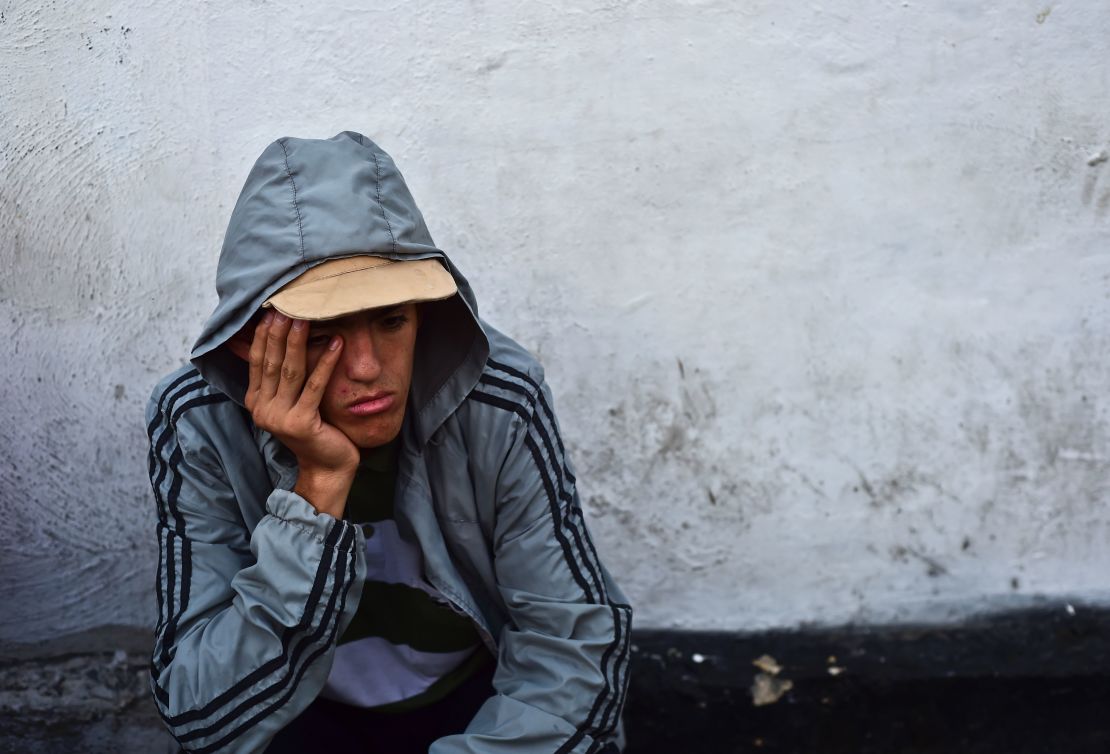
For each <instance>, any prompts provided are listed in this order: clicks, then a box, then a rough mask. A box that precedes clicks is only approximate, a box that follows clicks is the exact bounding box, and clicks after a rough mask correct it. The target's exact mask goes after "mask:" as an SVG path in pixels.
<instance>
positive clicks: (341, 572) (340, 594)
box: [178, 523, 355, 754]
mask: <svg viewBox="0 0 1110 754" xmlns="http://www.w3.org/2000/svg"><path fill="white" fill-rule="evenodd" d="M336 525H337V526H338V525H339V524H338V523H337V524H336ZM353 539H354V527H353V526H347V527H346V532H345V533H344V536H343V540H342V542H340V550H339V552H338V554H337V556H336V561H337V562H336V568H335V572H336V579H335V582H334V585H333V588H332V592H331V595H330V597H329V598H328V604H327V607H326V609H325V611H324V616H323V618H321V620H320V625H319V626H317V628H316V631H314V632H313V634H312V636H311V637H308V638H306V639H305V640H304V641H302V642H301V643H300V644H299V645H298V647H297V650H296V651H295V653H294V654H295V655H296V656H294V657H293V659H292V661H291V662H290V666H289V667H290V672H289V673H287V674H286V675H285V677H284V678H283V679H282V680H281V681H279V682H278V683H275V684H273V685H271V686H269V687H268V688H266V689H264V690H263V691H261V692H259V693H258V694H256V695H255V696H254V697H252V698H251V699H249V700H247V701H245V702H243V704H240V705H239V706H238V707H236V708H235V709H234V710H232V711H231V712H229V713H228V714H227V715H225V716H224V717H223V718H222V719H221V720H219V721H218V722H216V723H215V724H213V725H211V726H208V728H206V729H204V732H203V733H199V735H202V736H206V735H210V733H211V732H213V731H214V730H215V729H218V728H220V727H222V726H224V725H225V724H226V723H228V722H230V721H234V720H236V719H237V718H238V717H239V716H240V715H241V714H242V713H243V712H244V711H246V710H247V709H248V708H249V707H250V706H253V705H255V704H258V703H260V702H263V701H265V700H266V699H268V698H269V697H271V696H273V695H274V694H276V693H278V692H280V691H281V690H282V689H283V688H285V686H287V685H289V681H290V680H292V686H291V687H290V688H289V689H288V691H286V692H285V693H284V694H282V696H281V697H280V698H279V699H277V700H276V701H274V703H273V704H271V705H270V706H269V707H267V708H265V709H263V710H261V711H259V712H258V713H257V714H256V715H254V716H253V717H251V718H250V719H249V720H247V721H246V722H244V723H243V724H242V725H240V726H239V727H238V728H235V729H234V730H232V731H231V732H229V733H228V734H227V735H226V736H224V737H223V738H221V739H220V740H218V741H216V742H214V743H210V744H208V745H207V746H204V747H202V748H200V749H194V750H193V751H194V754H208V752H212V751H215V750H217V749H219V748H221V747H222V746H224V745H225V744H227V743H230V742H231V741H233V740H235V739H236V738H238V737H239V736H240V735H242V734H243V732H244V731H247V730H249V729H250V728H252V727H254V726H255V725H257V724H258V723H259V722H260V721H262V720H263V719H265V718H266V717H268V716H269V715H271V714H272V713H273V712H274V711H275V710H276V709H278V708H279V707H281V706H282V705H284V704H285V703H286V702H287V701H289V698H290V697H292V696H293V694H294V693H295V692H296V690H297V686H299V685H300V682H301V679H302V678H303V677H304V674H305V672H306V671H307V670H308V668H309V667H310V666H311V665H312V663H313V662H315V661H316V659H317V658H318V657H320V655H322V654H323V653H325V652H327V651H328V649H329V648H331V647H334V646H335V635H336V632H337V631H338V628H339V622H340V618H341V617H342V615H343V611H344V610H345V609H346V605H347V593H348V592H349V591H350V587H351V583H352V582H353V581H354V578H355V556H354V554H353V553H352V554H351V557H350V560H349V562H348V558H347V550H348V549H350V547H351V541H352V540H353ZM337 598H338V599H339V609H338V611H336V610H335V606H336V604H335V603H336V599H337ZM333 616H334V619H333ZM329 623H330V624H331V630H330V631H328V636H327V638H326V640H325V641H324V642H323V643H322V644H321V645H320V646H319V647H318V648H317V649H316V651H314V652H313V653H312V654H310V655H309V656H308V657H307V658H306V659H305V661H304V663H302V664H301V666H300V669H299V670H297V671H296V673H294V672H293V670H292V668H293V665H295V664H296V662H297V657H298V656H299V655H300V654H301V652H302V651H303V650H304V649H305V648H307V647H308V646H310V645H311V644H312V643H314V642H317V641H318V640H319V639H320V637H321V636H322V635H323V633H324V631H325V629H326V627H327V626H328V624H329ZM197 733H198V731H190V732H189V733H187V734H185V735H184V736H182V737H180V738H179V739H178V741H180V742H184V741H185V740H191V739H192V738H193V737H194V734H197Z"/></svg>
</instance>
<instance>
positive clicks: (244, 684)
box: [162, 521, 344, 727]
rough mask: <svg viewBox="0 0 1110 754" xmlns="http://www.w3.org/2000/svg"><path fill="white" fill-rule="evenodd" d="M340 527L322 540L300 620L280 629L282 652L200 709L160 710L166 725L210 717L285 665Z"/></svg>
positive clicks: (308, 619)
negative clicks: (165, 712)
mask: <svg viewBox="0 0 1110 754" xmlns="http://www.w3.org/2000/svg"><path fill="white" fill-rule="evenodd" d="M343 528H344V527H343V524H341V523H340V522H338V521H337V522H335V523H334V524H332V526H331V529H329V530H328V533H327V536H326V537H325V540H324V553H323V555H322V556H321V558H320V564H319V565H318V566H317V568H316V577H315V579H314V580H313V583H312V590H311V591H310V592H309V596H308V602H306V603H305V609H304V612H303V613H302V615H301V619H300V621H299V622H298V623H297V624H296V625H295V626H290V627H289V628H286V629H285V631H284V632H282V636H281V653H280V654H279V655H278V656H276V657H274V658H273V659H271V660H269V661H268V662H266V663H265V664H263V665H260V666H259V667H258V668H255V669H254V670H253V671H251V672H250V673H249V674H248V675H246V676H245V677H243V678H242V679H241V680H239V681H238V682H237V683H235V684H234V685H233V686H231V687H230V688H228V689H227V690H226V691H223V692H221V693H220V694H218V695H216V696H215V697H214V698H213V699H212V700H211V701H209V702H208V703H207V704H205V705H204V706H203V707H201V708H199V709H192V710H187V711H185V712H181V713H179V714H177V715H166V714H164V713H163V714H162V719H163V720H164V721H165V722H166V724H167V725H170V726H172V727H177V726H181V725H185V724H187V723H191V722H196V721H197V720H203V719H204V718H207V717H210V716H211V715H212V714H213V713H214V712H216V710H218V709H219V708H220V707H222V706H224V705H226V704H228V703H229V702H231V701H233V700H234V699H235V697H236V696H238V695H239V694H241V693H243V692H244V691H246V690H247V689H249V688H250V687H251V686H253V685H255V684H256V683H258V682H259V681H261V680H262V679H264V678H266V677H267V676H268V675H271V674H272V673H274V672H276V671H277V670H280V669H281V668H282V667H283V666H285V665H286V664H287V663H286V659H287V658H288V657H289V653H290V647H291V645H292V643H293V639H294V638H295V637H296V636H297V634H299V633H302V632H304V631H306V630H308V628H309V627H310V626H311V625H312V620H313V618H314V617H315V614H316V608H317V606H318V604H319V601H320V597H321V595H322V594H323V591H324V586H325V585H326V583H327V580H328V574H329V573H330V569H331V560H332V554H333V552H334V550H335V546H336V542H337V541H338V540H339V538H340V534H341V533H342V532H343ZM289 664H292V663H289ZM167 698H168V695H167Z"/></svg>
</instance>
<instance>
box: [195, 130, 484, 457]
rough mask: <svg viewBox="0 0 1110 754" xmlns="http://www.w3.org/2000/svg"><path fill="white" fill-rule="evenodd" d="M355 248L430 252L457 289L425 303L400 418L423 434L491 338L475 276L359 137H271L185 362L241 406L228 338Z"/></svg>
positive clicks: (463, 389)
mask: <svg viewBox="0 0 1110 754" xmlns="http://www.w3.org/2000/svg"><path fill="white" fill-rule="evenodd" d="M358 254H375V255H378V256H382V257H388V258H390V259H398V260H402V259H427V258H436V259H439V260H440V261H441V262H442V263H443V265H444V266H445V267H446V268H447V269H448V271H450V273H451V275H452V277H454V279H455V283H456V285H457V286H458V289H459V292H458V294H457V295H455V296H452V297H451V298H449V299H447V300H445V301H435V302H429V303H425V304H422V305H421V321H420V330H419V332H418V335H417V342H416V352H415V355H414V363H413V379H412V389H411V394H410V396H409V401H410V403H409V409H408V417H407V418H409V419H411V420H412V423H413V428H414V429H415V431H416V433H417V438H418V439H419V440H420V441H421V442H423V441H424V440H426V439H427V438H428V437H430V436H431V434H432V433H433V432H434V431H435V430H436V429H437V428H438V427H439V425H440V424H441V423H442V422H443V420H444V419H446V417H447V416H448V415H449V414H450V413H451V412H452V411H454V410H455V409H456V408H457V407H458V405H459V404H460V403H461V402H462V400H463V399H464V398H465V397H466V395H467V394H468V393H469V392H470V390H471V389H472V388H473V387H474V385H475V384H476V383H477V381H478V377H479V376H480V375H481V372H482V368H483V366H484V365H485V362H486V357H487V356H488V355H489V344H488V342H487V340H486V337H485V334H484V333H483V332H482V328H481V326H480V325H479V323H478V307H477V302H476V301H475V299H474V293H473V291H471V289H470V284H469V283H467V281H466V278H464V277H463V276H462V274H461V273H460V272H459V271H458V269H456V268H455V266H454V265H453V264H452V263H451V261H450V260H449V259H448V258H447V255H446V254H445V253H444V252H443V251H442V250H441V249H439V248H438V247H437V246H436V245H435V243H434V242H433V241H432V237H431V234H429V233H428V228H427V226H426V225H425V224H424V217H423V216H422V215H421V214H420V210H419V209H418V208H417V206H416V202H415V201H414V200H413V198H412V194H411V193H409V189H408V186H406V185H405V180H404V178H403V177H402V176H401V173H400V171H399V170H398V169H397V166H396V165H395V164H394V163H393V159H392V158H391V157H390V156H389V155H388V154H386V153H385V152H384V151H383V150H382V149H381V148H380V147H379V146H378V145H377V144H375V143H374V142H372V141H370V140H369V139H367V138H366V137H365V136H363V135H361V134H357V133H353V132H350V131H345V132H343V133H341V134H338V135H336V136H333V137H332V138H330V139H296V138H282V139H278V140H277V141H275V142H274V143H273V144H271V145H270V146H268V147H267V148H266V150H265V151H264V152H263V153H262V156H261V157H259V158H258V160H257V161H256V162H255V163H254V167H253V168H252V169H251V172H250V175H248V176H247V181H246V184H244V186H243V190H242V192H241V193H240V194H239V199H238V200H237V201H236V202H235V209H234V210H233V211H232V213H231V221H230V222H229V223H228V226H227V233H226V234H225V235H224V244H223V249H222V250H221V251H220V261H219V265H218V266H217V268H216V292H217V294H218V296H219V302H218V303H217V304H216V309H215V311H214V312H212V316H210V317H209V318H208V322H207V323H206V324H205V326H204V330H203V331H202V332H201V335H200V337H199V338H198V339H197V342H196V344H195V345H194V346H193V351H192V356H191V360H192V363H193V364H194V365H195V366H196V368H197V369H198V370H199V371H200V373H201V376H203V377H204V378H205V379H206V380H207V381H208V382H210V383H211V384H212V385H214V386H215V387H217V388H218V389H219V390H221V391H222V392H224V393H226V394H227V395H228V396H230V397H231V398H232V400H234V401H237V402H238V403H240V404H242V402H243V396H244V395H245V393H246V387H247V366H246V364H245V363H244V362H243V361H242V360H240V359H239V358H237V357H236V356H235V355H234V354H232V353H231V351H230V350H229V349H227V348H224V347H223V345H224V344H225V343H226V342H227V341H228V340H229V339H230V338H231V337H232V336H233V335H235V333H237V332H238V331H239V330H240V329H242V327H243V326H244V325H245V324H246V323H247V322H248V321H249V320H250V318H251V317H252V316H253V315H254V313H255V312H256V311H258V310H259V308H260V307H261V306H262V302H263V301H265V300H266V299H267V298H269V297H270V296H271V295H273V294H274V293H275V292H276V291H277V290H278V289H279V288H281V287H282V286H283V285H285V284H286V283H288V282H289V281H290V280H292V279H293V278H295V277H297V276H298V275H300V274H301V273H303V272H305V271H307V270H309V269H311V268H312V267H314V266H316V265H318V264H320V263H321V262H324V261H327V260H329V259H337V258H340V257H349V256H354V255H358Z"/></svg>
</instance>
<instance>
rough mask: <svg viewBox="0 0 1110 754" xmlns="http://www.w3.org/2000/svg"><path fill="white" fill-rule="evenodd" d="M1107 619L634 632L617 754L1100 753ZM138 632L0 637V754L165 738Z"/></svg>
mask: <svg viewBox="0 0 1110 754" xmlns="http://www.w3.org/2000/svg"><path fill="white" fill-rule="evenodd" d="M1108 629H1110V614H1107V613H1105V612H1099V611H1093V610H1087V609H1085V608H1082V607H1079V608H1069V607H1068V606H1066V605H1061V606H1052V607H1045V608H1044V609H1040V610H1034V611H1028V612H1023V613H1019V614H1010V615H1005V616H998V617H994V618H990V619H984V620H981V621H977V622H972V623H968V624H965V625H963V626H959V627H944V628H936V627H933V628H929V627H896V628H885V629H864V628H847V629H836V630H827V629H825V630H809V631H791V632H773V633H762V634H729V633H695V632H672V631H640V632H638V633H637V634H636V637H635V649H634V655H633V679H632V684H631V688H630V698H629V703H628V707H627V709H626V715H625V718H626V723H627V729H628V737H629V749H628V754H664V753H665V754H687V753H690V754H696V753H698V752H706V753H707V754H718V753H721V754H726V753H727V754H733V753H734V752H757V753H758V754H765V753H770V752H773V753H774V754H787V753H794V752H819V753H821V754H849V753H850V754H872V753H874V754H880V753H881V754H953V753H955V752H959V753H960V754H996V753H997V754H1055V753H1056V752H1067V753H1068V754H1086V753H1087V752H1091V753H1092V754H1094V753H1095V752H1098V753H1100V754H1104V753H1105V752H1110V714H1108V712H1107V711H1108V710H1110V643H1108V642H1107V637H1108V636H1110V633H1108ZM148 642H149V636H148V635H147V633H146V632H142V631H134V630H131V629H105V630H103V631H99V632H94V633H92V634H86V635H82V636H79V637H69V638H68V639H66V640H63V641H55V642H51V643H49V644H42V645H23V646H19V647H6V648H0V679H2V680H0V753H2V754H8V753H11V754H16V753H17V752H18V753H19V754H55V753H57V754H62V753H63V752H64V753H65V754H71V753H72V752H113V753H116V752H119V753H126V752H136V753H142V754H163V753H169V752H174V751H176V747H175V746H174V745H173V742H172V741H171V740H170V739H169V737H168V736H167V735H166V734H165V733H164V731H163V730H162V728H161V724H160V722H159V720H158V717H157V714H156V713H155V711H154V707H153V705H152V703H151V702H150V698H149V692H148V686H147V662H148V658H147V654H146V652H147V649H146V644H147V643H148ZM753 663H754V664H753ZM753 685H757V686H758V690H757V692H756V695H758V696H760V697H761V698H762V701H764V702H765V703H764V704H762V705H759V706H757V705H755V704H754V703H753V691H752V689H753Z"/></svg>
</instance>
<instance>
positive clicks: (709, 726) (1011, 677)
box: [625, 605, 1110, 754]
mask: <svg viewBox="0 0 1110 754" xmlns="http://www.w3.org/2000/svg"><path fill="white" fill-rule="evenodd" d="M634 640H635V648H634V652H633V669H632V672H633V675H632V681H631V685H630V690H629V700H628V704H627V707H626V711H625V725H626V728H627V731H628V743H629V746H628V754H663V753H664V752H665V753H666V754H676V753H681V754H697V753H700V752H706V753H707V754H716V753H717V752H721V753H722V754H724V753H728V754H732V753H733V752H758V753H760V754H764V753H768V754H769V753H771V752H773V753H775V754H782V753H785V752H821V753H822V754H841V753H843V754H849V753H851V754H870V753H872V752H874V753H875V754H880V753H881V754H904V753H907V752H914V753H915V754H988V753H989V754H996V753H997V754H1024V753H1028V754H1054V753H1055V752H1067V753H1068V754H1086V753H1087V752H1092V753H1094V752H1098V753H1099V754H1106V753H1107V752H1110V610H1108V609H1105V608H1102V609H1091V608H1086V607H1082V606H1078V607H1075V608H1070V607H1068V606H1066V605H1060V606H1056V607H1045V608H1037V609H1030V610H1023V611H1020V612H1012V613H1007V614H1002V615H994V616H991V617H984V618H980V619H976V620H972V621H968V622H966V623H963V624H961V625H958V626H952V625H946V626H932V627H930V626H893V627H886V628H866V627H861V628H851V627H849V628H839V629H812V630H804V629H803V630H797V631H774V632H767V633H760V634H735V633H727V632H681V631H665V630H642V631H638V632H637V633H636V634H635V636H634ZM763 655H768V656H770V657H773V658H774V660H775V661H776V663H777V664H778V665H779V666H781V669H780V670H779V671H778V673H777V675H775V674H771V673H767V672H764V671H761V670H760V669H759V668H757V667H756V666H754V665H753V664H752V663H753V661H754V660H756V659H757V658H759V657H761V656H763ZM772 669H773V668H772ZM760 673H763V674H764V676H765V680H766V681H768V682H770V683H771V684H772V685H776V684H777V685H779V686H783V685H785V682H786V681H789V682H790V684H791V688H790V689H789V690H788V691H785V692H784V693H782V696H781V697H780V698H779V699H778V700H777V701H775V702H772V703H767V704H764V705H762V706H755V705H754V704H753V698H752V692H751V688H752V684H753V682H754V681H755V679H756V676H757V674H760Z"/></svg>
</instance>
